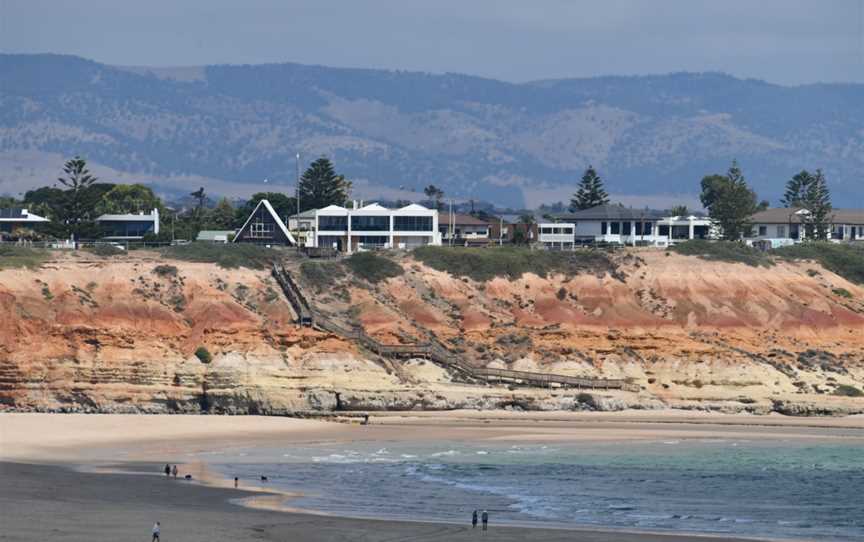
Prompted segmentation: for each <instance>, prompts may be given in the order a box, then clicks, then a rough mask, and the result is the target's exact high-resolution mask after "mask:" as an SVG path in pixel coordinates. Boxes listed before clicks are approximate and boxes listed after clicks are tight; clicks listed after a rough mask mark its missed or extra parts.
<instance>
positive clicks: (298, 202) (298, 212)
mask: <svg viewBox="0 0 864 542" xmlns="http://www.w3.org/2000/svg"><path fill="white" fill-rule="evenodd" d="M297 214H298V215H299V214H300V153H299V152H298V153H297ZM297 219H298V220H299V219H300V217H299V216H298V217H297Z"/></svg>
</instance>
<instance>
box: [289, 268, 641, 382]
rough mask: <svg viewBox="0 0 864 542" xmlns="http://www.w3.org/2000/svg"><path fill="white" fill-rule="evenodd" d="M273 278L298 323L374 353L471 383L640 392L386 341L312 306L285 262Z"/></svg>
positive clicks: (434, 343) (438, 346)
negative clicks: (429, 364) (428, 365)
mask: <svg viewBox="0 0 864 542" xmlns="http://www.w3.org/2000/svg"><path fill="white" fill-rule="evenodd" d="M273 277H274V278H275V279H276V282H278V283H279V286H281V287H282V291H283V292H285V297H286V298H288V301H289V303H291V306H292V307H293V309H294V312H295V313H296V314H297V324H298V325H301V326H311V327H315V328H317V329H320V330H322V331H327V332H329V333H333V334H334V335H339V336H340V337H343V338H346V339H349V340H352V341H354V342H356V343H358V344H360V345H361V346H363V347H364V348H366V349H367V350H369V351H370V352H373V353H375V354H377V355H379V356H381V357H384V358H389V359H413V358H423V359H428V360H431V361H433V362H435V363H437V364H438V365H441V366H442V367H445V368H447V369H449V370H451V371H453V372H455V373H457V374H459V375H460V376H462V378H464V379H465V380H468V381H471V382H484V383H501V384H505V383H506V384H513V385H521V386H531V387H538V388H551V387H561V388H579V389H602V390H626V391H639V389H638V387H636V386H633V385H631V384H628V383H627V382H626V381H624V380H621V379H611V378H582V377H576V376H568V375H558V374H548V373H535V372H530V371H514V370H510V369H490V368H487V367H475V366H474V365H472V364H470V363H468V362H467V361H466V360H464V359H463V358H460V357H459V356H458V355H456V354H455V353H453V352H452V351H450V350H449V349H448V348H447V347H446V346H444V344H443V343H441V342H440V341H439V340H437V339H435V338H434V337H433V338H431V339H430V341H429V342H427V343H416V344H398V345H393V344H382V343H380V342H378V341H377V340H376V339H375V338H373V337H372V336H370V335H369V334H367V333H366V332H365V331H364V330H363V329H362V328H360V327H351V328H348V327H346V326H343V325H341V324H338V323H336V322H334V321H333V319H332V318H329V317H328V316H327V315H325V314H323V313H321V312H320V311H318V310H316V309H315V308H313V307H312V305H311V304H310V303H309V302H308V300H307V299H306V297H305V296H304V295H303V292H302V291H301V290H300V287H299V286H298V285H297V283H296V282H295V281H294V279H293V278H292V277H291V274H290V273H289V272H288V271H287V270H286V269H285V268H284V267H283V266H281V265H279V264H274V265H273Z"/></svg>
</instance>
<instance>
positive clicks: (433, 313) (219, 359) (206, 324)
mask: <svg viewBox="0 0 864 542" xmlns="http://www.w3.org/2000/svg"><path fill="white" fill-rule="evenodd" d="M400 261H401V264H402V265H403V267H404V269H405V271H406V272H405V274H404V275H403V276H401V277H397V278H393V279H389V280H388V281H385V282H382V283H379V284H378V285H370V284H368V283H365V282H363V281H362V280H358V279H357V278H356V277H352V276H350V275H347V276H344V277H342V278H340V279H339V280H338V281H337V282H338V284H337V285H336V286H335V287H331V288H327V289H325V290H322V291H316V288H315V287H314V286H313V285H311V284H305V287H306V288H307V292H308V293H309V294H310V297H311V298H312V300H313V302H314V303H315V304H316V305H318V306H319V307H321V308H322V309H323V310H326V311H330V312H331V313H332V314H333V315H334V317H336V318H340V319H343V320H345V321H350V320H354V321H355V322H357V323H359V324H361V325H363V326H364V327H365V328H366V330H367V331H368V332H369V333H371V334H373V335H375V336H376V337H378V338H379V339H380V340H382V341H384V342H390V343H394V344H395V343H400V342H401V343H405V342H411V341H414V340H422V339H423V338H424V337H427V336H428V334H430V333H431V334H434V335H436V336H437V337H438V338H440V339H442V340H444V341H445V342H447V343H449V344H450V345H451V347H452V348H453V349H454V350H456V351H459V352H461V355H462V356H463V357H465V358H466V359H468V360H470V361H471V362H473V363H475V364H477V365H484V366H491V367H507V368H514V369H522V370H532V371H548V372H554V373H560V374H572V375H577V376H602V377H611V378H627V379H630V380H631V381H632V382H633V383H635V384H637V385H639V387H640V388H641V391H640V392H639V393H635V392H603V393H584V392H580V391H579V390H560V389H553V390H536V389H534V390H532V389H526V388H515V389H508V388H507V387H494V386H479V385H467V384H464V383H459V382H454V381H453V377H452V375H450V374H448V372H447V371H445V370H444V369H443V368H441V367H437V366H435V365H433V364H432V363H431V362H428V361H421V360H413V361H408V362H392V361H388V360H383V359H380V358H377V357H375V356H373V355H371V354H369V353H368V352H364V351H362V350H360V349H358V348H357V346H356V345H354V344H351V343H349V342H347V341H345V340H344V339H341V338H339V337H336V336H333V335H330V334H327V333H323V332H319V331H315V330H312V329H309V328H299V327H297V326H295V325H294V324H293V323H292V321H293V318H294V315H293V313H292V312H291V309H290V306H289V305H288V303H287V302H286V300H285V298H284V297H283V294H282V292H281V291H279V288H278V286H277V285H276V283H275V281H273V280H272V278H271V277H270V276H269V273H268V272H267V271H263V270H262V271H257V270H249V269H231V270H226V269H221V268H219V267H217V266H214V265H211V264H199V263H188V262H176V261H163V260H159V259H156V258H150V257H148V256H147V254H146V253H143V254H138V255H136V254H130V255H129V256H125V257H122V258H116V259H99V258H95V257H89V258H88V257H83V256H75V255H65V256H60V257H58V259H57V260H56V261H52V262H50V263H48V264H46V265H45V266H43V268H41V269H39V270H34V271H31V270H4V271H0V314H2V320H0V409H21V410H31V409H35V410H73V411H102V412H216V413H222V412H233V413H272V414H293V413H302V412H308V411H331V410H372V409H414V408H426V409H432V408H434V409H447V408H523V409H585V408H592V409H619V408H625V407H636V408H662V407H669V406H671V407H680V408H710V409H719V410H729V411H740V410H746V411H752V412H768V411H771V410H775V411H781V412H788V413H795V414H800V413H843V412H859V411H864V400H862V399H860V398H849V397H842V396H839V395H836V393H837V391H838V390H842V389H844V388H843V386H853V387H855V388H858V389H860V388H862V387H864V290H862V288H860V287H858V286H855V285H853V284H849V283H848V282H846V281H844V280H843V279H841V278H840V277H837V276H836V275H833V274H831V273H829V272H827V271H825V270H824V269H822V268H819V267H817V266H816V265H808V264H779V265H777V266H775V267H772V268H769V269H765V268H759V269H756V268H751V267H747V266H744V265H743V264H726V263H716V262H705V261H702V260H699V259H697V258H692V257H683V256H677V255H670V256H666V255H665V254H664V253H663V252H650V251H646V252H639V253H638V255H637V256H632V255H631V256H619V257H618V261H617V265H618V266H619V267H618V268H619V271H620V272H619V273H616V276H617V278H616V277H612V276H610V275H609V274H608V273H598V274H591V273H585V274H580V275H577V276H574V277H569V278H568V277H564V276H555V277H549V278H540V277H537V276H533V275H525V276H523V277H522V278H521V279H519V280H512V281H511V280H505V279H500V278H499V279H494V280H491V281H489V282H485V283H478V282H474V281H471V280H468V279H460V278H456V277H452V276H450V275H448V274H446V273H442V272H438V271H434V270H432V269H429V268H427V267H425V266H423V265H421V264H420V263H419V262H416V261H414V260H412V259H411V258H410V257H403V258H402V259H401V260H400ZM288 265H289V267H291V266H294V269H295V270H296V268H297V265H298V262H288ZM296 276H298V277H300V278H301V282H303V280H302V274H301V273H299V272H298V273H297V274H296ZM837 292H840V293H837ZM843 292H846V293H848V296H847V295H846V294H843ZM199 347H204V348H206V349H207V350H208V351H209V352H210V353H211V354H212V361H210V362H209V363H205V362H202V361H201V360H200V359H199V358H198V357H197V356H196V355H195V351H196V350H197V349H198V348H199Z"/></svg>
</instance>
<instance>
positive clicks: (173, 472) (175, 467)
mask: <svg viewBox="0 0 864 542" xmlns="http://www.w3.org/2000/svg"><path fill="white" fill-rule="evenodd" d="M171 474H173V475H174V478H177V465H174V468H172V469H171Z"/></svg>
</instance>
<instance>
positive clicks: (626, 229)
mask: <svg viewBox="0 0 864 542" xmlns="http://www.w3.org/2000/svg"><path fill="white" fill-rule="evenodd" d="M623 224H624V231H623V232H622V233H623V234H624V235H630V234H631V232H632V230H631V227H632V224H631V223H630V222H624V223H623Z"/></svg>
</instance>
